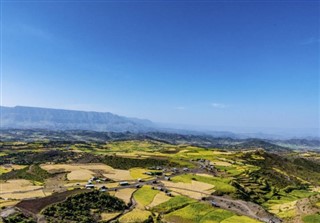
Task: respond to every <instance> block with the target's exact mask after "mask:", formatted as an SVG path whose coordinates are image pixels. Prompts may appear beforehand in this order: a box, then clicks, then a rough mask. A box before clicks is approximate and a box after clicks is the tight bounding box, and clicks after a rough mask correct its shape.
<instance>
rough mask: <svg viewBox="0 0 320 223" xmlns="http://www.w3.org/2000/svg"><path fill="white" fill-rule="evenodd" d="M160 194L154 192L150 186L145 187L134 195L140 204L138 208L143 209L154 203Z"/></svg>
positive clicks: (156, 191)
mask: <svg viewBox="0 0 320 223" xmlns="http://www.w3.org/2000/svg"><path fill="white" fill-rule="evenodd" d="M158 193H159V191H158V190H153V189H151V187H150V186H143V187H142V188H140V189H139V190H137V191H136V192H135V193H134V194H133V197H134V199H135V200H136V202H137V204H138V208H142V209H143V208H144V207H145V206H147V205H149V204H150V203H151V202H152V201H153V199H154V197H155V196H156V195H157V194H158Z"/></svg>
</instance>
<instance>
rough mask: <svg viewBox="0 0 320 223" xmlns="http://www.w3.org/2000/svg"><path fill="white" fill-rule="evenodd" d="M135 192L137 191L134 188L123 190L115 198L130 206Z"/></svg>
mask: <svg viewBox="0 0 320 223" xmlns="http://www.w3.org/2000/svg"><path fill="white" fill-rule="evenodd" d="M135 190H136V189H134V188H126V189H121V190H118V191H117V192H116V193H115V196H116V197H117V198H120V199H122V200H123V201H124V202H126V203H127V204H128V203H129V202H130V198H131V196H132V194H133V192H135Z"/></svg>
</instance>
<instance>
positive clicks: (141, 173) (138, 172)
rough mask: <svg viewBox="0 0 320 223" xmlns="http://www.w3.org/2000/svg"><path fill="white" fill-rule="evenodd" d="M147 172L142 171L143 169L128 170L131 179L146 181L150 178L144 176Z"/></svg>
mask: <svg viewBox="0 0 320 223" xmlns="http://www.w3.org/2000/svg"><path fill="white" fill-rule="evenodd" d="M148 171H149V170H147V169H143V168H131V169H130V175H131V177H132V178H133V179H139V178H141V179H148V178H151V177H150V176H149V175H147V174H144V173H145V172H148Z"/></svg>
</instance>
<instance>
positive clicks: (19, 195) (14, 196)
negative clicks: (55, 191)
mask: <svg viewBox="0 0 320 223" xmlns="http://www.w3.org/2000/svg"><path fill="white" fill-rule="evenodd" d="M49 195H51V193H44V192H43V190H35V191H26V192H13V193H8V194H0V196H1V197H2V198H5V199H17V200H21V199H27V198H36V197H45V196H49Z"/></svg>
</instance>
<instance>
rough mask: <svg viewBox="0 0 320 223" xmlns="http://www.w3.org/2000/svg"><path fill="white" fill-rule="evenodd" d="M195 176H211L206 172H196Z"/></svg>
mask: <svg viewBox="0 0 320 223" xmlns="http://www.w3.org/2000/svg"><path fill="white" fill-rule="evenodd" d="M196 175H197V176H201V177H210V178H211V177H212V175H210V174H207V173H196Z"/></svg>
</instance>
